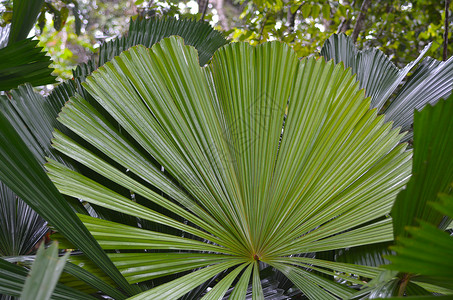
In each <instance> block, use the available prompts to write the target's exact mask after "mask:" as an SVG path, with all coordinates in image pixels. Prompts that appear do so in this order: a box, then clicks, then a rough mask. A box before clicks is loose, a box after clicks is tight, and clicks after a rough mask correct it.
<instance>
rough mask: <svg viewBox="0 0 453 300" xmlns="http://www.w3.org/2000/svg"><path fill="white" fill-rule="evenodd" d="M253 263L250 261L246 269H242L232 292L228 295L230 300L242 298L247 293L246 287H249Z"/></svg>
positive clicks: (240, 299)
mask: <svg viewBox="0 0 453 300" xmlns="http://www.w3.org/2000/svg"><path fill="white" fill-rule="evenodd" d="M254 265H255V264H254V263H250V264H249V265H248V267H247V269H245V270H244V272H243V273H242V275H241V277H240V278H239V281H238V282H237V283H236V285H235V286H234V289H233V292H232V293H231V295H230V299H231V300H242V299H244V298H245V296H246V295H247V289H248V287H249V282H250V276H251V274H252V270H253V267H254Z"/></svg>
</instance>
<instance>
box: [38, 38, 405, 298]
mask: <svg viewBox="0 0 453 300" xmlns="http://www.w3.org/2000/svg"><path fill="white" fill-rule="evenodd" d="M271 58H272V59H271ZM274 60H278V61H279V62H281V63H280V64H278V65H276V64H272V63H269V62H271V61H274ZM170 70H173V71H171V72H170ZM120 74H125V75H126V74H127V75H126V76H127V78H128V79H127V80H124V78H125V77H122V76H124V75H120ZM170 74H173V75H174V76H173V75H170ZM107 78H109V80H107ZM244 83H247V84H244ZM326 86H330V87H331V90H330V92H329V95H325V91H326V88H325V87H326ZM85 87H86V88H87V89H88V91H89V92H90V93H91V95H92V96H93V97H94V98H95V99H96V100H97V101H98V102H99V103H100V104H102V106H103V107H104V108H105V109H106V110H107V111H108V112H109V114H110V115H111V116H113V118H114V119H115V120H116V121H118V122H119V124H120V125H121V127H122V128H123V129H124V130H125V131H126V132H127V133H128V136H130V137H131V138H133V140H130V141H129V139H128V137H127V136H124V135H123V134H122V133H121V132H119V131H118V130H116V129H115V127H114V126H112V125H111V124H109V122H108V120H107V119H105V118H104V117H102V115H101V114H100V113H99V112H97V111H96V110H95V109H94V108H93V107H92V106H91V105H90V104H89V103H88V102H87V101H85V100H84V99H83V98H81V97H79V96H77V97H75V98H73V99H72V100H71V101H70V102H69V103H68V104H67V105H66V106H65V108H64V109H63V111H62V114H61V115H60V120H61V122H62V123H63V124H65V125H66V126H67V127H68V128H70V129H71V130H72V131H73V132H75V133H77V134H78V135H80V137H82V138H83V139H84V140H85V141H87V142H89V143H90V144H91V145H92V146H94V147H95V148H97V151H100V152H101V153H103V154H104V155H106V156H108V157H109V158H110V159H112V160H114V161H116V164H119V165H120V166H121V168H120V169H117V168H115V167H114V166H113V165H111V164H109V163H107V162H106V161H104V160H103V159H101V158H100V157H99V156H97V155H96V154H95V153H93V152H91V151H87V149H85V148H84V147H82V146H81V145H79V144H78V143H76V142H75V141H73V140H71V139H70V138H68V137H67V136H65V135H63V134H60V133H58V132H57V133H55V140H54V145H55V147H56V148H57V149H58V150H59V151H61V152H63V153H65V154H66V155H68V156H69V157H71V158H73V159H74V160H76V161H78V162H79V163H82V164H84V165H85V166H87V167H89V168H91V169H92V170H93V171H95V172H97V173H99V174H101V175H103V176H105V177H107V178H109V179H110V180H112V181H113V182H116V183H118V184H120V185H122V186H124V187H125V188H127V189H130V190H132V191H133V192H134V193H135V194H139V195H141V196H143V197H145V198H147V199H148V200H149V201H151V202H155V203H156V204H159V205H161V206H163V207H165V208H166V209H168V210H170V211H172V212H173V213H175V214H177V215H179V216H181V217H183V218H185V219H187V220H188V221H189V222H190V223H193V224H194V225H196V227H192V226H189V225H188V224H185V223H181V222H179V221H178V220H174V219H172V218H169V217H168V216H166V215H163V214H160V213H157V212H155V211H153V210H152V209H150V208H149V207H147V206H148V205H149V204H147V203H146V202H143V204H139V203H135V202H133V201H130V200H129V199H127V198H125V197H123V196H121V195H119V194H117V193H115V192H113V191H111V190H110V189H109V188H108V187H103V186H102V185H101V184H99V183H97V182H96V181H94V180H92V179H89V178H87V177H85V176H83V175H82V174H78V173H76V172H74V171H71V170H70V169H68V168H66V167H64V166H62V165H61V164H58V163H56V162H53V161H52V162H51V163H50V164H48V166H47V167H48V170H49V174H50V176H51V178H52V180H53V181H54V183H55V184H56V185H57V186H58V188H59V189H60V191H61V192H62V193H63V194H66V195H70V196H72V197H76V198H81V199H84V200H85V201H87V202H90V203H93V204H96V205H100V206H104V207H106V208H109V209H113V210H117V211H122V212H125V213H128V214H131V215H134V216H137V217H140V218H142V219H146V220H149V221H151V222H156V223H160V224H162V225H165V226H168V227H173V228H176V229H179V230H182V231H185V232H187V233H189V234H191V235H193V236H194V238H190V237H187V238H182V237H181V236H177V235H176V236H175V235H171V234H168V233H166V231H162V232H157V231H151V230H145V229H140V228H134V227H132V226H127V225H123V224H119V223H114V222H109V221H104V220H101V219H96V218H93V217H89V216H84V215H79V217H80V218H81V220H83V222H84V224H85V226H87V227H88V229H89V230H90V231H91V232H92V234H93V235H94V236H95V238H96V239H97V240H98V242H99V243H100V245H101V246H102V247H103V248H104V249H136V250H139V249H151V250H171V251H170V253H167V252H168V251H166V252H161V251H156V252H153V253H145V254H142V255H138V254H135V253H121V254H119V255H115V254H112V255H111V258H112V260H113V261H114V263H115V264H116V265H117V266H118V267H119V268H120V270H121V272H122V274H124V276H126V278H128V280H129V282H131V283H132V282H136V281H143V280H146V279H150V278H155V277H161V276H164V275H170V274H176V273H179V272H181V271H183V270H188V269H194V268H198V267H201V266H206V267H205V268H202V269H200V270H198V271H194V272H191V273H189V274H187V275H184V276H183V277H181V278H179V279H175V280H173V281H170V282H167V283H164V284H162V285H159V286H158V287H156V288H154V289H151V290H148V291H146V292H144V293H142V294H140V295H138V296H136V297H135V298H136V299H142V298H143V299H149V298H153V299H160V298H162V299H165V298H168V297H169V295H172V297H179V296H182V295H184V294H185V293H187V292H189V291H190V290H192V289H194V288H195V287H196V286H198V285H200V284H201V283H202V282H204V281H206V280H207V279H209V278H211V277H213V276H215V275H216V274H218V273H220V272H222V271H224V270H227V269H230V268H232V267H234V268H233V269H231V270H230V272H228V273H227V274H225V276H224V277H223V278H222V279H221V280H220V281H219V282H218V283H217V284H216V285H215V286H214V287H213V289H212V290H211V291H210V292H209V293H208V294H206V297H209V296H211V295H214V294H215V295H216V294H217V293H219V294H220V295H223V294H224V293H225V292H226V291H227V289H228V288H229V287H230V285H231V284H232V282H233V280H234V278H236V277H238V275H239V274H240V272H241V270H244V269H246V268H253V270H252V271H251V273H249V278H253V279H252V281H253V291H254V294H255V296H254V297H256V296H257V295H259V294H260V293H261V292H260V291H261V284H260V280H259V275H258V272H259V269H258V267H257V266H258V265H257V261H258V260H259V261H262V262H265V263H267V264H270V265H271V266H273V267H275V268H277V269H279V270H280V271H282V272H283V273H284V274H285V275H286V276H287V277H288V278H289V279H291V280H292V281H293V283H294V284H296V285H297V287H298V288H299V289H301V290H302V291H303V292H304V293H306V294H307V295H310V296H311V297H315V298H316V295H318V296H319V295H323V296H326V295H330V294H329V293H332V294H334V295H337V296H339V297H342V298H344V297H347V296H348V295H350V294H352V291H351V290H350V289H349V288H348V287H346V286H342V285H339V284H337V283H335V282H331V281H329V280H326V279H325V278H323V277H321V276H318V275H316V274H311V273H310V272H307V270H306V269H304V267H306V266H310V268H313V269H316V270H319V271H320V272H326V273H327V274H337V273H335V272H337V271H340V272H341V271H344V272H357V274H363V275H364V276H373V275H374V274H376V272H375V269H374V268H372V269H368V268H367V267H363V266H361V267H360V268H357V267H355V266H354V265H347V264H335V263H331V264H329V263H328V262H325V261H322V260H307V259H304V258H302V257H301V258H291V257H288V255H293V254H299V253H306V252H317V251H326V250H331V249H338V248H344V247H346V246H347V247H353V246H358V245H363V244H368V243H377V242H383V241H388V240H391V239H392V233H391V222H389V221H390V220H389V219H385V218H383V217H384V216H385V214H386V213H388V212H389V209H390V207H391V205H392V202H393V197H394V195H395V194H396V193H397V192H398V191H399V189H400V188H401V187H402V185H403V184H404V182H405V178H407V176H408V172H409V163H410V153H408V152H405V151H404V149H405V145H400V146H397V144H398V141H399V139H400V138H401V135H399V134H398V133H397V131H395V130H391V126H390V124H384V123H383V118H382V117H378V118H376V112H375V111H369V110H368V106H369V102H368V101H364V98H363V93H361V92H360V91H359V90H358V88H357V83H356V82H355V81H354V80H353V78H352V77H351V74H350V73H349V72H347V71H345V70H344V69H343V68H342V67H341V66H337V67H334V66H333V64H332V63H326V62H324V61H323V60H318V61H316V60H314V59H308V60H303V61H300V62H299V61H298V60H297V58H296V56H295V53H294V52H292V51H291V50H290V49H288V48H287V47H286V46H284V45H282V44H278V43H269V44H264V45H262V46H259V47H257V48H253V47H250V46H248V45H246V44H233V45H229V46H226V47H224V48H222V49H220V50H219V51H218V52H217V53H216V55H215V56H214V59H213V62H212V64H211V65H210V66H208V67H206V68H204V69H201V68H200V67H199V65H198V59H197V54H196V51H195V49H194V48H191V47H187V46H184V44H183V42H182V40H181V39H177V38H170V39H165V40H163V41H162V42H160V43H159V44H156V45H154V46H153V47H152V48H151V52H150V51H147V50H146V49H145V48H143V47H133V48H131V49H130V50H129V51H126V52H124V53H122V54H121V55H120V56H119V57H116V58H115V59H114V60H113V62H111V63H107V64H106V65H104V66H103V67H101V68H99V69H98V70H97V71H95V72H94V73H93V75H92V76H89V77H88V78H87V84H86V85H85ZM113 87H115V88H113ZM309 87H310V88H309ZM214 91H216V92H215V93H214ZM302 95H304V96H302ZM301 97H304V99H306V100H307V101H298V100H299V99H300V98H301ZM288 98H289V106H288V107H286V106H287V101H288ZM126 99H127V100H126ZM239 99H241V101H239ZM351 99H352V101H351ZM241 102H244V103H242V104H241V105H239V104H240V103H241ZM145 103H146V106H147V107H148V108H149V110H148V109H145V106H144V105H145ZM286 109H287V110H288V113H287V117H286V121H285V127H284V133H283V138H282V139H281V133H282V126H283V121H284V116H285V111H286ZM321 116H323V117H321ZM247 120H250V122H247ZM254 124H255V125H254ZM257 124H263V126H258V125H257ZM250 126H251V127H250ZM139 128H140V129H139ZM300 132H306V133H307V134H306V135H304V136H301V135H300V134H298V133H300ZM322 132H329V135H326V134H322ZM280 139H281V141H280V142H279V140H280ZM138 145H140V146H138ZM392 149H393V150H392ZM143 151H147V152H148V154H146V152H143ZM334 154H335V155H334ZM339 154H341V155H339ZM148 155H151V156H152V157H154V158H155V159H156V160H157V162H158V163H159V164H161V165H163V166H164V167H165V170H166V171H167V172H168V174H169V175H171V177H167V176H166V175H165V174H164V173H162V172H160V170H159V169H158V168H156V166H154V165H153V164H154V163H153V162H152V161H150V160H149V158H148ZM358 156H360V157H367V158H368V159H363V160H357V159H354V158H355V157H358ZM289 161H290V162H292V163H291V164H288V163H287V162H289ZM124 169H127V170H128V171H127V172H126V173H124V172H122V171H121V170H124ZM338 170H342V171H341V172H340V173H339V172H338ZM129 172H130V174H134V177H135V176H137V177H138V180H139V181H136V180H134V179H133V178H132V177H130V176H129V174H127V173H129ZM272 174H273V175H272ZM304 174H305V175H304ZM171 178H174V179H176V180H177V181H178V182H179V184H180V185H181V187H179V186H178V185H175V184H174V183H173V182H172V180H171ZM296 178H297V180H296ZM148 184H151V185H152V186H153V188H158V189H159V190H160V191H162V192H163V193H164V194H166V195H169V196H171V197H172V198H173V199H174V201H177V203H179V204H180V205H182V206H183V207H181V206H179V205H176V204H175V203H173V202H172V201H169V200H168V199H166V198H164V197H162V196H161V195H160V193H156V192H155V191H153V190H152V189H150V188H149V187H148ZM271 191H272V192H271ZM378 195H380V196H378ZM383 195H385V196H383ZM194 199H196V201H195V200H194ZM378 202H379V205H377V203H378ZM186 209H187V210H186ZM198 227H199V228H202V229H203V230H199V229H198ZM112 235H114V236H115V238H114V239H112ZM195 237H199V238H201V240H200V239H199V238H195ZM208 241H209V242H208ZM175 250H176V251H177V252H175ZM178 250H179V251H184V252H186V251H188V252H189V253H187V254H185V253H184V252H178ZM200 251H209V252H211V253H203V252H202V253H200ZM201 258H203V259H202V260H200V259H201ZM135 261H136V262H140V263H139V264H140V266H141V267H140V268H137V267H136V262H135ZM181 261H184V264H182V263H181ZM208 265H210V266H208ZM148 266H149V267H148ZM252 266H253V267H252ZM157 267H159V269H156V268H157ZM324 268H327V269H330V270H328V271H327V270H325V269H324ZM371 274H373V275H371ZM345 278H348V277H347V276H345ZM243 280H245V281H248V279H247V277H246V278H244V279H243ZM348 280H352V281H354V279H352V278H348ZM189 283H190V284H189ZM240 286H241V290H239V291H238V292H237V293H240V294H243V293H245V287H246V286H245V285H240ZM324 289H326V290H328V291H329V293H328V292H326V291H325V290H324ZM211 293H212V294H211ZM216 298H217V296H216Z"/></svg>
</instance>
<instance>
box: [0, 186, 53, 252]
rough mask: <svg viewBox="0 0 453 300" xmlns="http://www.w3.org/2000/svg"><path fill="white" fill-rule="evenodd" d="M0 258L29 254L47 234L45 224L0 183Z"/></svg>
mask: <svg viewBox="0 0 453 300" xmlns="http://www.w3.org/2000/svg"><path fill="white" fill-rule="evenodd" d="M0 228H2V230H0V256H17V255H25V254H29V253H30V252H32V251H33V248H34V247H35V245H36V243H37V242H38V241H39V240H41V239H42V237H43V236H44V235H45V234H46V232H47V230H48V229H47V222H46V221H45V220H44V219H43V218H41V217H40V216H39V215H38V214H37V213H36V212H35V211H33V210H32V209H31V208H30V207H29V206H28V205H27V204H26V203H25V202H24V201H22V199H20V198H18V197H17V195H16V194H14V193H13V191H12V190H11V189H9V188H8V187H7V186H6V185H5V184H3V183H2V182H0Z"/></svg>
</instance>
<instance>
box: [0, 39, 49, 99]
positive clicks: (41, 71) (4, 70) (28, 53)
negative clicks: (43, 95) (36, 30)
mask: <svg viewBox="0 0 453 300" xmlns="http://www.w3.org/2000/svg"><path fill="white" fill-rule="evenodd" d="M37 45H38V41H34V40H32V39H25V40H22V41H19V42H16V43H13V44H11V43H10V44H9V45H8V46H7V47H5V48H2V49H0V91H6V90H10V89H12V88H15V87H17V86H18V85H20V84H24V83H25V82H28V83H30V84H31V85H34V86H35V85H44V84H50V83H54V82H55V77H53V76H52V75H51V73H52V71H53V69H50V68H49V65H50V63H51V62H50V58H49V57H48V56H46V54H45V53H44V52H42V48H39V47H37Z"/></svg>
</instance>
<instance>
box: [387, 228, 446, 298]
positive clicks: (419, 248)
mask: <svg viewBox="0 0 453 300" xmlns="http://www.w3.org/2000/svg"><path fill="white" fill-rule="evenodd" d="M407 231H408V233H409V234H410V235H411V238H401V239H399V240H398V244H397V245H396V246H394V247H392V249H393V250H394V251H395V252H396V253H397V254H396V255H395V256H388V257H387V259H389V260H390V261H391V262H392V263H391V264H390V265H388V266H387V268H389V269H392V270H398V271H401V272H408V273H416V274H422V275H424V276H429V277H430V279H431V280H429V281H428V282H431V283H434V284H435V285H438V286H441V287H445V288H449V289H453V282H452V280H451V278H452V276H453V271H452V270H453V263H452V262H453V255H452V252H451V249H452V248H453V238H452V237H451V236H450V235H449V234H448V233H446V232H443V231H442V230H439V229H437V228H436V227H435V226H433V225H431V224H428V223H425V222H423V223H422V224H421V226H420V227H410V228H408V229H407ZM427 245H429V247H427ZM415 280H418V281H421V282H423V281H424V279H423V278H417V279H415Z"/></svg>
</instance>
